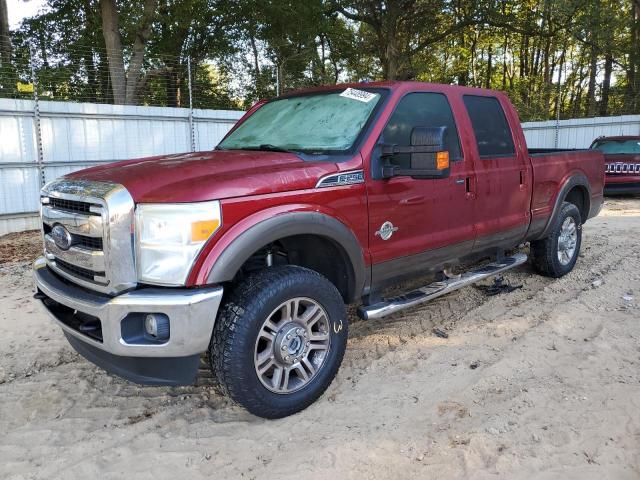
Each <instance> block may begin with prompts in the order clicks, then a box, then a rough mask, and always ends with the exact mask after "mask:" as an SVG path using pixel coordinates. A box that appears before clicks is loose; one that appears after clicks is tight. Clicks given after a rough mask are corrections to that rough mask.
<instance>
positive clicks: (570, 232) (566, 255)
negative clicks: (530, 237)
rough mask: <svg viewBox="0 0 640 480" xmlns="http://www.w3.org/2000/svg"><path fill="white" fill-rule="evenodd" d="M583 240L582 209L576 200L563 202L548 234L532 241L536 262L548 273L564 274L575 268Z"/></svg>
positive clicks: (535, 265)
mask: <svg viewBox="0 0 640 480" xmlns="http://www.w3.org/2000/svg"><path fill="white" fill-rule="evenodd" d="M581 244H582V220H581V217H580V211H579V210H578V207H576V206H575V205H574V204H573V203H569V202H564V203H563V204H562V207H561V208H560V213H559V214H558V216H557V217H556V219H555V220H554V223H553V226H552V228H551V232H550V234H549V236H548V237H546V238H543V239H541V240H536V241H535V242H531V254H532V256H533V266H534V267H535V268H536V270H537V271H538V272H539V273H541V274H543V275H546V276H548V277H553V278H559V277H562V276H564V275H566V274H567V273H569V272H570V271H571V270H573V267H574V266H575V264H576V260H577V259H578V254H579V253H580V245H581Z"/></svg>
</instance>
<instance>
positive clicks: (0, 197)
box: [0, 99, 243, 235]
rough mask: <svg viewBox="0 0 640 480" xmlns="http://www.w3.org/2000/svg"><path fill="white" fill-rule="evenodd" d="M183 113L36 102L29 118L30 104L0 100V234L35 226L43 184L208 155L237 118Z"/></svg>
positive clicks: (219, 112) (215, 113)
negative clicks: (86, 172)
mask: <svg viewBox="0 0 640 480" xmlns="http://www.w3.org/2000/svg"><path fill="white" fill-rule="evenodd" d="M190 113H191V111H190V110H189V109H187V108H161V107H134V106H122V105H96V104H89V103H67V102H46V101H44V102H43V101H41V102H40V103H39V115H36V113H35V111H34V102H33V101H31V100H10V99H0V235H4V234H6V233H10V232H17V231H22V230H28V229H33V228H38V221H37V213H36V212H37V210H38V208H39V204H38V202H39V191H40V187H41V184H42V182H43V181H49V180H52V179H54V178H56V177H59V176H61V175H64V174H66V173H69V172H72V171H74V170H79V169H82V168H86V167H88V166H91V165H97V164H101V163H108V162H114V161H117V160H122V159H130V158H140V157H148V156H152V155H161V154H170V153H180V152H188V151H190V150H195V151H198V150H209V149H212V148H213V147H214V146H215V145H216V144H217V143H218V142H219V141H220V139H221V138H222V137H223V136H224V134H225V133H226V132H227V131H228V130H229V129H230V128H231V127H232V126H233V124H234V123H235V122H236V121H237V120H238V119H239V118H240V117H241V116H242V115H243V112H237V111H223V110H194V111H193V115H190ZM38 123H39V125H38ZM38 128H39V130H40V135H38ZM39 140H40V141H39Z"/></svg>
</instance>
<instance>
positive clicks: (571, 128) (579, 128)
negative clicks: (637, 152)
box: [522, 115, 640, 148]
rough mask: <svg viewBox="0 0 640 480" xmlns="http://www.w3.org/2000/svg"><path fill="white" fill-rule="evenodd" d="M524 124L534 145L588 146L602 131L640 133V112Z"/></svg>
mask: <svg viewBox="0 0 640 480" xmlns="http://www.w3.org/2000/svg"><path fill="white" fill-rule="evenodd" d="M522 128H523V129H524V136H525V137H526V138H527V145H528V146H529V147H531V148H588V147H589V145H591V142H593V140H594V139H596V138H598V137H600V136H602V135H607V136H610V135H640V115H622V116H620V117H595V118H573V119H570V120H560V121H559V122H558V123H557V124H556V121H555V120H550V121H546V122H525V123H523V124H522Z"/></svg>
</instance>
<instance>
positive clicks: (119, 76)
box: [100, 0, 127, 105]
mask: <svg viewBox="0 0 640 480" xmlns="http://www.w3.org/2000/svg"><path fill="white" fill-rule="evenodd" d="M100 8H101V10H102V34H103V35H104V43H105V46H106V48H107V61H108V63H109V76H110V77H111V90H112V92H113V102H114V103H116V104H118V105H123V104H124V103H125V101H126V98H127V90H126V88H127V79H126V73H125V69H124V60H123V58H122V39H121V38H120V30H119V26H120V22H119V19H118V10H117V8H116V2H115V0H100Z"/></svg>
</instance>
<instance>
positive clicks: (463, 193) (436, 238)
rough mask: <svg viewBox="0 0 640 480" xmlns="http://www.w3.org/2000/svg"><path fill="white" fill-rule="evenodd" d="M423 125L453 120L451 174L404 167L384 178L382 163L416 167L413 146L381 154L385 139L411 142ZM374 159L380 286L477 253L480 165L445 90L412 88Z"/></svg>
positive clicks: (373, 230) (373, 216)
mask: <svg viewBox="0 0 640 480" xmlns="http://www.w3.org/2000/svg"><path fill="white" fill-rule="evenodd" d="M416 127H418V128H420V127H426V128H430V129H435V128H436V127H446V130H445V138H444V148H445V149H446V151H448V152H449V161H450V164H449V165H450V170H449V176H447V177H446V178H420V177H419V176H411V175H407V174H403V175H400V176H393V177H392V178H383V176H382V175H381V174H380V171H381V169H380V165H381V164H383V163H387V164H389V163H390V164H391V165H393V166H395V167H397V168H398V169H401V171H403V172H404V171H406V169H410V168H411V165H410V161H411V157H410V154H407V153H400V154H396V155H393V156H392V157H391V158H387V157H385V158H384V159H381V155H382V153H381V151H382V148H383V146H386V148H388V146H389V145H395V146H398V147H403V146H409V145H411V139H412V132H413V131H414V129H416ZM369 160H370V165H371V177H372V178H371V179H368V180H367V185H366V186H367V195H368V202H369V251H370V254H371V260H372V263H373V265H372V287H373V288H380V287H383V286H385V285H388V284H390V283H393V282H394V281H397V280H399V279H402V278H408V277H410V276H414V275H416V274H420V273H428V272H429V271H432V270H437V269H439V268H440V267H441V266H442V265H443V264H446V263H447V262H449V261H451V260H454V259H457V258H460V257H462V256H464V255H467V254H469V253H471V250H472V247H473V242H474V238H475V230H474V208H473V204H474V195H473V192H472V188H473V185H474V178H473V177H474V172H473V165H472V163H471V160H470V159H467V158H465V156H464V155H463V151H462V149H461V147H460V140H459V137H458V128H457V126H456V122H455V119H454V115H453V113H452V110H451V106H450V104H449V100H448V98H447V96H446V95H444V94H442V93H436V92H412V93H408V94H406V95H405V96H404V97H402V98H401V99H400V101H399V102H398V104H397V105H396V108H395V110H394V112H393V113H392V114H391V116H390V118H389V120H388V122H387V124H386V126H385V127H384V129H383V131H382V135H381V136H380V138H379V139H378V147H376V149H374V150H373V152H372V154H371V158H370V159H369ZM365 161H367V159H365Z"/></svg>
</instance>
